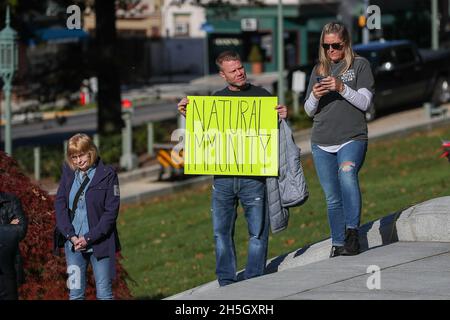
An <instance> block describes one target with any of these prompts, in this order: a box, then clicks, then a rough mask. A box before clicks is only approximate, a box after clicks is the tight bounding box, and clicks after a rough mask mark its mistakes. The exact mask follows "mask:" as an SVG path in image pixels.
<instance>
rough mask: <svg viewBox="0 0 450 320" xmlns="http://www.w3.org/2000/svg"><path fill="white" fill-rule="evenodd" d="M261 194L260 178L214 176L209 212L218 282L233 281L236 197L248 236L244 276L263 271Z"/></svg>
mask: <svg viewBox="0 0 450 320" xmlns="http://www.w3.org/2000/svg"><path fill="white" fill-rule="evenodd" d="M265 194H266V186H265V179H264V178H260V177H255V178H252V177H242V178H239V177H221V176H215V177H214V183H213V194H212V209H211V213H212V221H213V228H214V241H215V245H216V274H217V278H218V281H219V284H220V285H221V286H224V285H227V284H230V283H233V282H236V281H237V278H236V268H237V267H236V249H235V245H234V227H235V221H236V218H237V211H236V209H237V206H238V200H240V202H241V205H242V207H243V208H244V212H245V219H246V220H247V228H248V236H249V241H248V256H247V266H246V268H245V273H244V277H245V279H249V278H253V277H257V276H260V275H263V274H264V269H265V266H266V258H267V243H268V236H269V219H268V217H267V213H266V210H265V202H266V200H265V199H266V198H265V197H266V196H265Z"/></svg>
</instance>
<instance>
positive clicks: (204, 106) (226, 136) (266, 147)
mask: <svg viewBox="0 0 450 320" xmlns="http://www.w3.org/2000/svg"><path fill="white" fill-rule="evenodd" d="M188 99H189V104H188V105H187V112H186V134H185V149H184V150H185V154H184V173H185V174H213V175H242V176H277V175H278V116H277V111H276V110H275V106H276V105H277V98H276V97H219V96H213V97H210V96H207V97H206V96H188Z"/></svg>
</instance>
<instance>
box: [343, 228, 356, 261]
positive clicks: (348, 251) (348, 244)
mask: <svg viewBox="0 0 450 320" xmlns="http://www.w3.org/2000/svg"><path fill="white" fill-rule="evenodd" d="M357 254H359V236H358V230H357V229H347V230H346V231H345V244H344V250H343V251H342V252H341V255H343V256H354V255H357Z"/></svg>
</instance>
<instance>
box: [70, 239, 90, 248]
mask: <svg viewBox="0 0 450 320" xmlns="http://www.w3.org/2000/svg"><path fill="white" fill-rule="evenodd" d="M70 241H71V242H72V244H73V249H74V250H75V251H83V250H86V247H87V241H86V239H84V237H83V236H80V237H77V236H73V237H72V238H70Z"/></svg>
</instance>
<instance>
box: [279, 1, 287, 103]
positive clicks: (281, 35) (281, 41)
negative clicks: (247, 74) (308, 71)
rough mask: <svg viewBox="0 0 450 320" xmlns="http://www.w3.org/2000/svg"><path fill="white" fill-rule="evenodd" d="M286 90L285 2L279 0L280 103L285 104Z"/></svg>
mask: <svg viewBox="0 0 450 320" xmlns="http://www.w3.org/2000/svg"><path fill="white" fill-rule="evenodd" d="M284 91H285V90H284V30H283V3H282V0H278V104H283V105H284V104H285V97H284Z"/></svg>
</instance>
